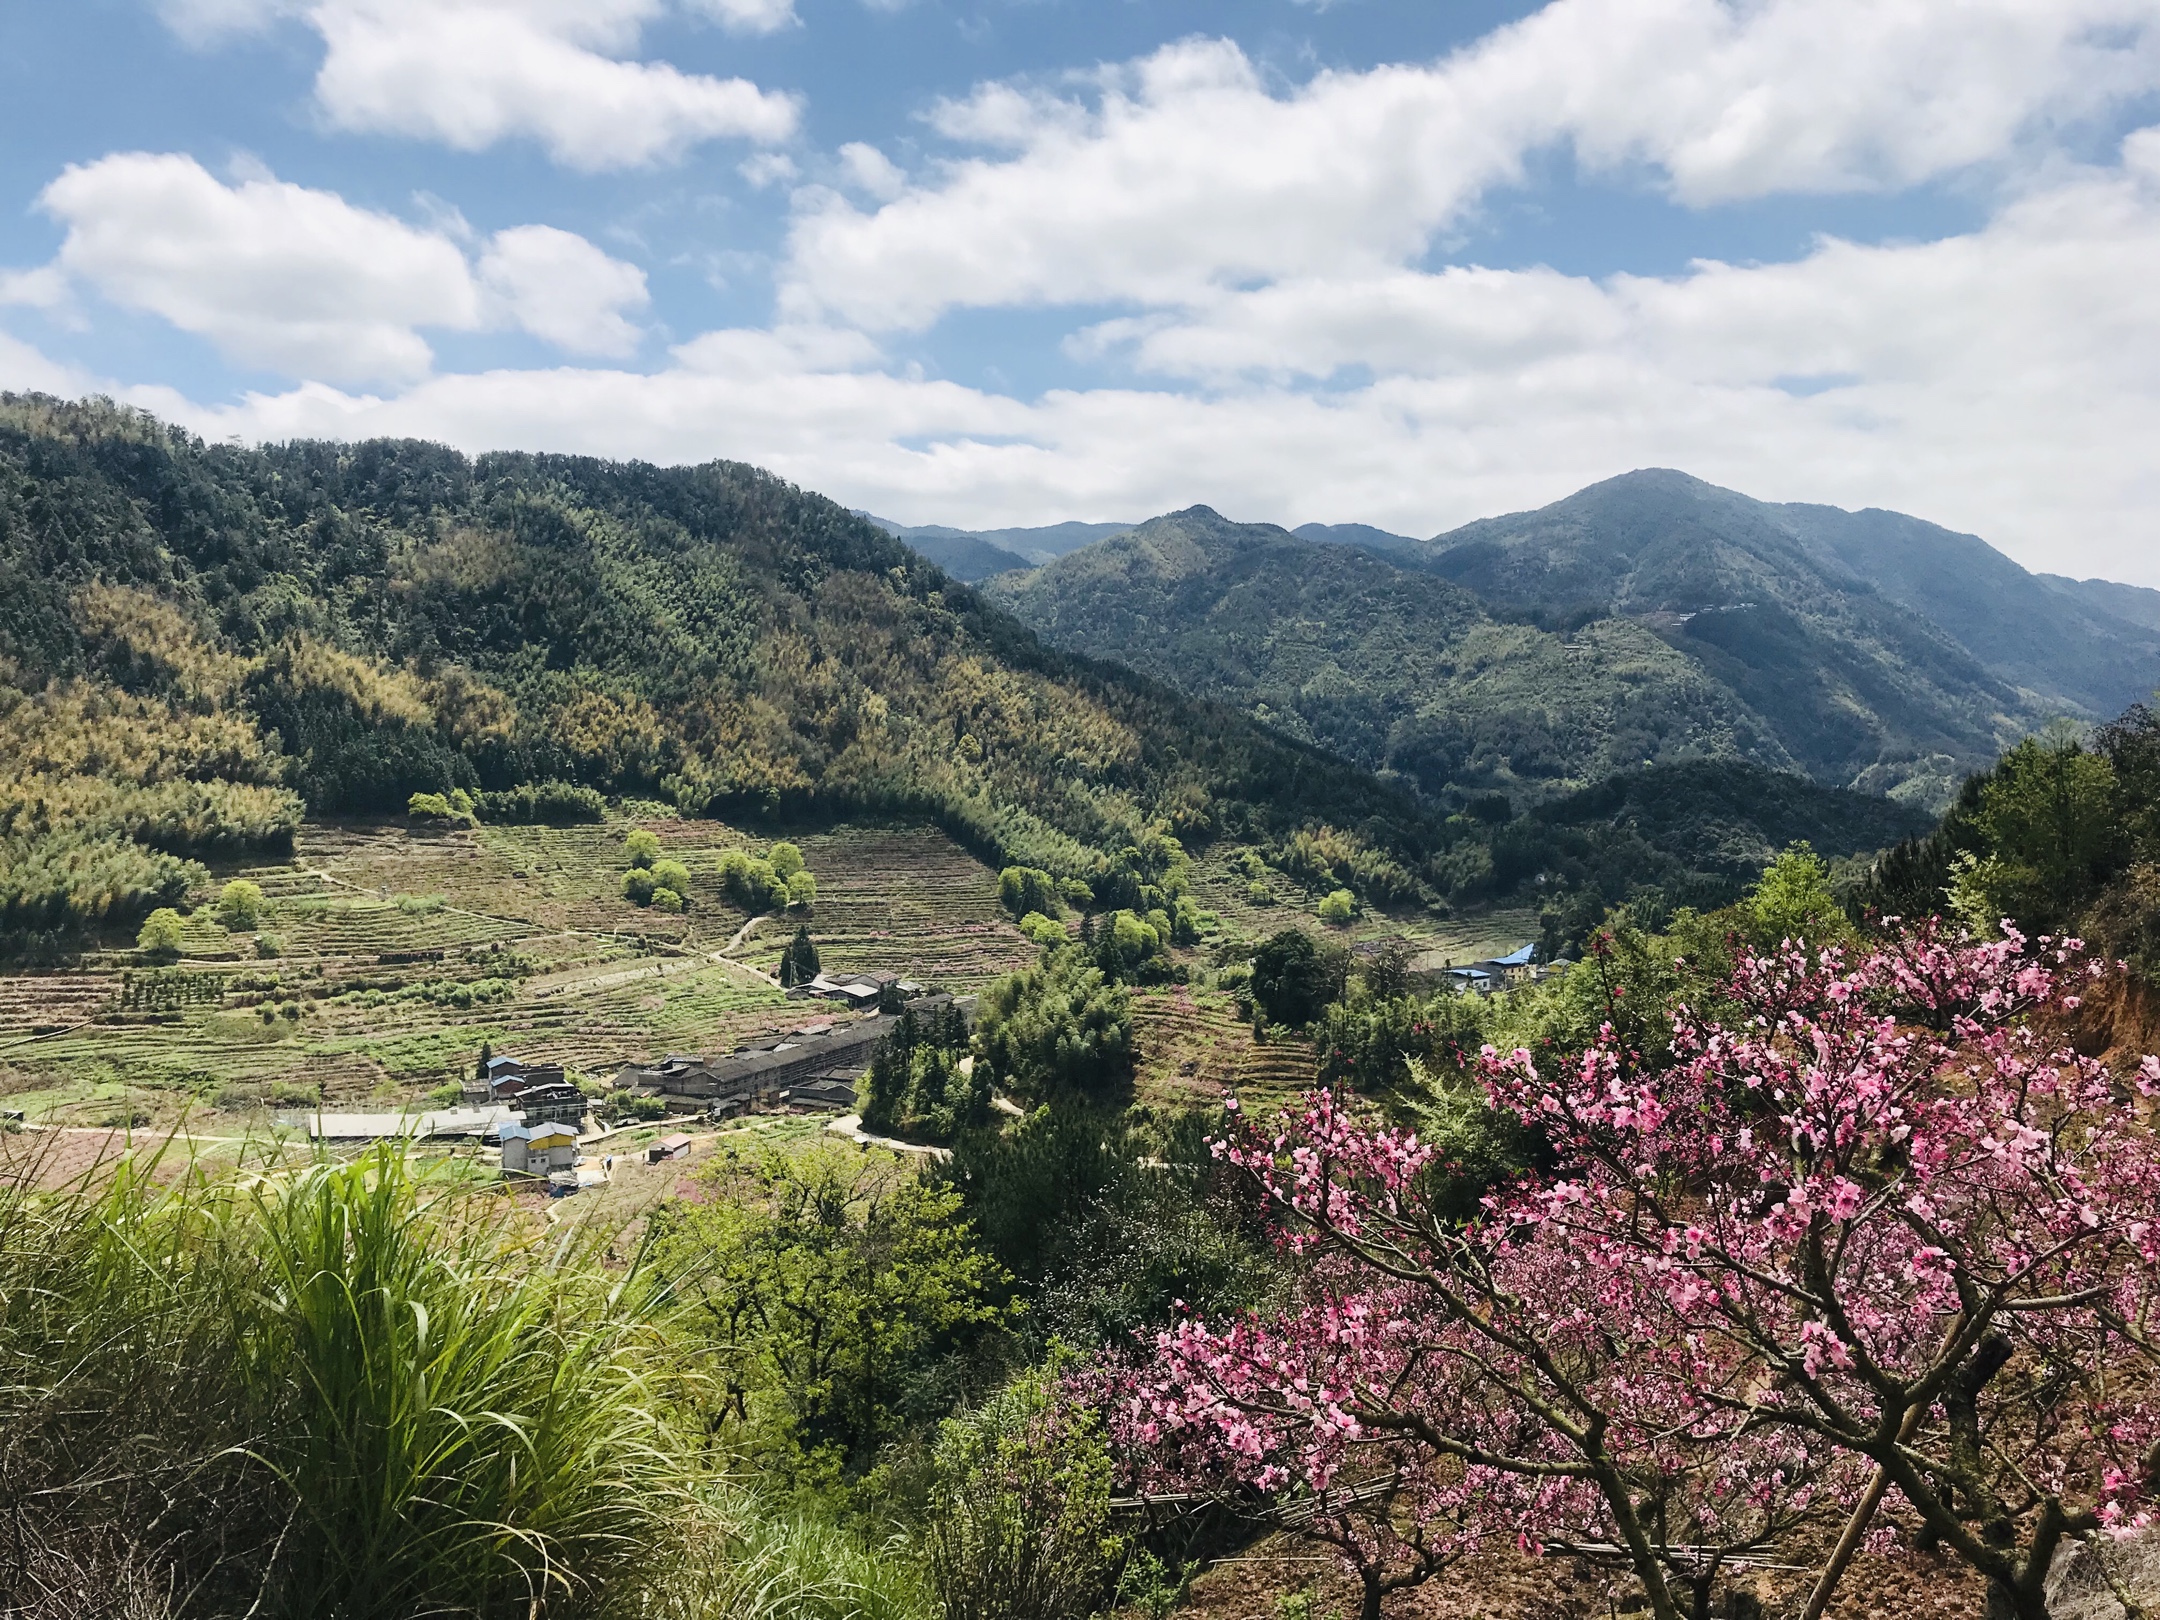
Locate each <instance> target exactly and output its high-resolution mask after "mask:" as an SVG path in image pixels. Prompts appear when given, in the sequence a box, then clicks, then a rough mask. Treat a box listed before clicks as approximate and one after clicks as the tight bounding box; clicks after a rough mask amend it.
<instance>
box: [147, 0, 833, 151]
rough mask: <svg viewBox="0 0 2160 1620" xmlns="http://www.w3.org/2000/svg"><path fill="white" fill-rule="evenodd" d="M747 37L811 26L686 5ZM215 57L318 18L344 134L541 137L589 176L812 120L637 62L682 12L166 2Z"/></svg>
mask: <svg viewBox="0 0 2160 1620" xmlns="http://www.w3.org/2000/svg"><path fill="white" fill-rule="evenodd" d="M684 3H685V5H686V6H687V7H688V8H689V9H691V10H693V11H695V12H697V13H699V14H702V15H704V16H707V17H710V18H712V19H713V20H715V21H717V22H719V23H721V24H722V25H723V26H724V27H726V28H727V29H729V30H730V31H731V32H735V33H751V34H756V33H771V32H773V31H774V30H775V29H779V28H784V27H787V26H789V25H790V24H792V23H794V22H795V21H796V18H795V10H794V3H793V0H684ZM157 4H158V8H159V10H160V12H161V13H162V14H163V16H164V18H165V20H166V22H167V23H168V25H170V26H171V27H172V28H173V30H174V31H175V32H176V33H178V34H179V35H180V36H181V37H182V38H183V39H186V40H188V41H190V42H192V43H196V44H207V43H211V42H214V41H215V40H217V39H220V38H223V37H225V36H228V35H232V34H238V33H245V32H250V31H255V30H259V29H261V28H264V27H267V26H269V25H270V24H271V23H273V22H275V21H277V20H278V19H280V18H282V17H288V16H301V17H305V18H306V19H307V21H308V22H309V24H310V25H311V26H313V27H314V29H315V30H316V31H317V32H318V33H319V34H321V36H322V38H323V42H324V44H325V46H326V47H327V49H326V51H325V54H324V57H323V63H322V67H321V70H320V71H319V72H318V73H317V75H316V78H315V99H316V103H317V105H318V107H319V108H320V110H321V113H322V116H323V117H324V119H325V120H326V121H327V122H328V123H330V124H331V125H332V126H333V127H335V128H338V129H345V130H354V131H363V132H367V133H371V134H386V135H406V136H411V137H414V138H416V139H421V140H432V141H439V142H441V143H442V144H444V145H446V146H451V147H455V148H456V149H458V150H460V151H467V152H474V151H479V150H482V149H483V148H486V147H490V146H493V145H495V144H497V143H498V142H501V141H505V140H514V139H532V140H537V141H538V142H540V144H541V145H542V146H544V147H546V148H547V151H548V153H549V155H550V156H551V157H553V158H554V159H555V161H556V162H558V163H560V164H563V165H564V166H565V167H568V168H574V169H585V170H601V169H620V168H630V167H635V166H637V165H641V164H648V163H656V162H660V161H663V160H666V159H671V158H676V157H680V156H681V155H682V154H683V153H684V152H686V151H688V150H689V149H690V148H691V147H693V146H696V145H697V144H699V143H700V142H703V141H708V140H714V139H721V138H743V139H749V140H754V141H778V140H785V139H786V138H787V137H788V136H790V135H792V134H793V133H794V131H795V127H796V123H797V121H798V119H799V117H800V108H799V107H798V105H797V103H796V101H795V99H794V98H793V97H792V96H788V95H783V94H779V93H776V92H771V91H766V90H761V89H759V88H758V87H757V86H756V85H754V84H752V83H750V82H749V81H748V80H747V79H741V78H732V79H722V78H715V77H713V76H711V75H709V74H699V73H684V72H682V71H681V70H680V69H678V68H676V67H675V66H673V65H672V64H670V63H667V62H643V61H634V60H624V58H625V57H627V56H629V55H630V53H632V52H634V51H635V50H636V49H637V45H638V41H639V37H640V35H641V34H642V32H643V30H644V26H645V24H646V23H648V22H650V21H652V20H653V19H654V18H655V17H657V16H659V15H661V14H662V12H663V11H664V10H665V9H666V5H667V0H157Z"/></svg>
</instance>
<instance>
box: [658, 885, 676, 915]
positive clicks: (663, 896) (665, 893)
mask: <svg viewBox="0 0 2160 1620" xmlns="http://www.w3.org/2000/svg"><path fill="white" fill-rule="evenodd" d="M683 905H684V901H683V897H682V896H681V895H680V894H679V893H677V892H676V891H675V890H673V889H670V888H668V887H667V886H666V885H664V884H663V885H660V886H658V887H656V888H655V889H654V890H653V892H652V908H653V910H655V911H666V912H672V913H674V914H676V915H678V916H679V915H681V913H682V909H683Z"/></svg>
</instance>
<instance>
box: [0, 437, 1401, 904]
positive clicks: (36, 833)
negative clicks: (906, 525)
mask: <svg viewBox="0 0 2160 1620" xmlns="http://www.w3.org/2000/svg"><path fill="white" fill-rule="evenodd" d="M0 725H4V726H5V727H7V728H8V731H9V733H10V743H11V746H10V747H9V749H8V750H7V754H6V765H5V770H6V781H5V783H4V784H0V793H4V799H0V840H4V843H0V869H4V880H0V894H4V900H0V908H4V921H5V922H6V923H7V924H8V925H11V926H12V927H13V928H14V929H15V930H17V931H20V930H23V929H26V928H31V929H35V928H49V927H60V926H67V925H76V924H96V923H100V922H105V921H109V920H113V919H115V918H118V917H121V916H124V915H127V914H131V913H132V912H138V911H140V910H142V909H145V908H147V906H148V905H150V904H165V903H169V902H170V900H171V898H172V896H173V895H174V894H175V893H177V892H178V891H179V890H180V889H182V888H184V887H185V885H186V883H187V882H188V881H189V878H190V872H189V870H188V869H187V868H186V867H185V866H184V864H183V863H184V862H185V861H186V859H187V858H189V857H191V856H193V855H197V854H200V853H202V852H204V851H205V850H208V849H213V848H244V847H250V846H253V847H260V846H265V845H267V846H272V847H275V846H276V845H278V844H279V843H281V842H282V841H284V840H287V839H289V837H290V835H291V832H292V829H293V827H294V826H295V825H296V823H297V820H298V817H299V814H300V812H301V810H302V808H303V806H304V807H305V808H306V809H307V810H308V811H311V812H313V813H314V814H317V815H326V814H349V813H356V812H380V811H391V810H402V809H404V808H405V806H406V804H407V801H408V800H409V798H410V796H411V795H412V794H414V793H416V792H419V793H430V794H439V793H448V792H451V791H453V790H465V791H467V792H474V791H479V790H489V789H494V790H500V789H506V788H509V787H511V786H513V785H516V784H519V783H528V782H544V781H549V780H562V781H566V782H574V783H583V784H587V785H590V786H592V787H594V788H597V789H600V790H603V791H607V792H614V793H625V792H628V793H642V794H646V795H660V796H664V797H665V798H667V799H669V800H671V801H673V803H674V804H675V805H677V806H679V807H681V808H682V809H683V810H685V811H687V812H689V813H691V814H704V813H708V812H717V811H722V810H738V811H750V812H757V813H764V814H781V815H795V814H805V813H817V814H832V813H842V812H845V813H865V812H869V813H879V814H894V813H905V814H908V815H914V816H928V817H930V818H932V819H934V820H936V821H937V822H939V823H940V824H942V825H943V826H945V827H946V828H947V829H948V830H950V831H951V832H953V833H954V834H955V835H956V836H958V837H960V838H961V839H962V841H963V842H965V843H967V844H968V845H970V847H972V848H974V849H976V850H977V851H978V852H981V853H983V854H985V855H988V856H991V857H993V858H995V859H999V860H1019V861H1022V862H1024V863H1026V864H1029V865H1032V866H1037V867H1042V868H1046V869H1049V870H1054V871H1057V872H1059V873H1061V874H1067V875H1071V876H1074V877H1076V878H1081V879H1087V878H1091V877H1095V876H1098V875H1100V874H1101V872H1102V871H1103V870H1104V869H1105V867H1106V864H1107V863H1108V862H1109V860H1110V859H1111V854H1110V853H1109V852H1115V851H1117V850H1119V849H1122V848H1124V847H1126V846H1128V845H1130V844H1132V843H1133V842H1134V841H1135V840H1137V839H1139V838H1140V837H1141V835H1142V834H1143V832H1144V831H1145V830H1146V829H1148V828H1150V827H1157V828H1162V829H1167V830H1170V831H1172V832H1174V833H1177V834H1180V835H1183V836H1196V835H1197V836H1202V837H1204V836H1207V835H1210V834H1213V833H1216V832H1220V831H1223V830H1231V829H1234V830H1241V831H1248V832H1252V833H1254V834H1255V835H1257V836H1262V837H1274V838H1282V837H1287V836H1289V835H1290V834H1291V833H1292V832H1294V831H1296V830H1298V829H1300V828H1302V827H1306V826H1312V827H1316V828H1317V827H1320V826H1324V825H1328V824H1334V825H1337V826H1341V827H1346V828H1348V827H1355V828H1357V829H1358V830H1359V835H1360V836H1361V837H1363V838H1365V839H1369V840H1372V841H1374V842H1375V843H1376V844H1377V845H1378V846H1379V847H1381V848H1383V849H1384V850H1386V851H1387V852H1388V855H1389V858H1390V859H1393V860H1395V861H1397V862H1398V863H1399V864H1404V865H1415V864H1416V863H1417V862H1418V860H1419V859H1420V858H1421V857H1422V855H1423V854H1424V853H1425V850H1426V843H1427V841H1428V840H1429V833H1428V831H1427V830H1426V829H1425V828H1424V822H1425V821H1426V819H1428V818H1427V817H1426V813H1425V812H1424V811H1423V810H1422V809H1421V808H1420V807H1418V806H1417V805H1416V804H1415V803H1414V802H1413V801H1412V800H1411V798H1410V796H1409V795H1408V794H1406V793H1404V792H1403V791H1401V790H1400V789H1397V788H1392V787H1390V786H1388V785H1386V784H1384V783H1380V782H1377V781H1375V780H1373V779H1372V778H1370V777H1368V776H1364V775H1362V774H1361V773H1358V772H1354V771H1345V770H1343V769H1342V768H1341V767H1340V765H1339V764H1337V763H1336V762H1334V761H1331V760H1325V759H1323V758H1322V756H1320V755H1318V754H1316V753H1314V752H1312V751H1311V750H1309V749H1307V748H1305V747H1302V746H1300V745H1298V744H1296V743H1293V742H1289V741H1286V740H1284V739H1282V738H1280V737H1278V736H1276V735H1273V734H1271V733H1270V732H1268V731H1267V730H1265V729H1264V728H1262V727H1261V726H1259V725H1258V724H1256V723H1254V722H1253V721H1251V720H1249V719H1247V718H1244V717H1242V716H1239V715H1235V714H1230V713H1223V712H1219V711H1211V710H1208V709H1205V708H1203V707H1198V706H1195V705H1194V704H1191V703H1189V702H1185V701H1182V700H1180V699H1179V698H1177V697H1176V696H1175V695H1174V694H1171V693H1169V692H1166V691H1164V690H1162V689H1160V688H1158V687H1156V686H1154V685H1153V684H1151V683H1149V682H1146V681H1143V680H1139V679H1136V678H1134V677H1132V676H1130V675H1128V674H1126V673H1124V672H1122V671H1118V670H1114V669H1106V668H1103V667H1101V666H1097V665H1093V664H1090V663H1087V662H1084V661H1081V660H1077V659H1074V658H1072V657H1070V656H1067V655H1063V654H1058V653H1054V652H1049V651H1046V650H1045V649H1044V648H1042V647H1041V646H1040V645H1039V644H1038V643H1037V642H1036V640H1035V639H1034V637H1033V636H1032V635H1030V634H1029V633H1028V632H1026V631H1025V630H1023V629H1021V628H1020V627H1019V626H1018V625H1017V624H1015V623H1014V622H1013V621H1012V620H1011V619H1010V618H1008V617H1007V616H1006V615H1004V614H1003V613H1001V612H998V611H995V610H992V609H989V608H987V607H985V605H984V604H983V603H982V602H981V601H980V600H979V599H978V598H977V597H976V596H975V595H974V594H973V593H972V592H970V591H968V590H967V589H965V588H964V587H956V586H954V585H953V584H952V582H951V581H950V580H948V579H947V578H946V577H945V576H944V575H943V574H942V573H940V572H939V571H938V570H936V569H935V568H932V567H929V566H928V565H926V564H924V563H922V562H921V561H920V559H918V558H916V557H915V556H914V555H913V554H912V553H910V552H909V551H908V550H907V549H906V548H904V547H903V546H901V545H900V544H899V543H898V542H896V541H894V540H892V539H891V538H889V537H888V536H886V535H885V534H884V533H882V532H881V531H880V530H878V529H877V528H876V527H875V526H874V525H872V524H870V523H868V522H865V521H863V520H861V519H858V518H855V517H853V516H850V515H849V514H848V513H846V512H845V511H843V510H841V509H840V508H839V507H837V506H835V505H834V504H833V503H831V502H830V501H827V500H824V499H823V498H821V497H818V496H815V495H810V494H806V493H804V492H803V491H801V490H798V489H795V488H793V487H792V486H790V485H787V484H785V483H783V482H781V481H780V480H778V479H775V478H772V477H770V476H769V475H767V474H764V473H761V472H758V471H756V470H755V469H753V468H749V467H744V466H739V465H735V464H731V463H714V464H712V465H709V466H704V467H698V468H680V469H668V470H662V469H658V468H653V467H648V466H641V465H615V464H608V463H602V462H598V461H591V460H580V459H575V458H565V457H546V456H524V455H500V456H489V457H483V458H481V459H479V460H477V461H473V460H468V459H467V458H465V457H463V456H461V455H459V454H457V453H456V452H454V451H451V450H448V449H445V448H443V447H441V446H437V445H429V444H421V443H415V442H377V443H370V444H363V445H352V446H341V445H328V444H295V445H286V446H278V447H272V448H267V449H263V450H243V449H239V448H234V447H228V446H206V445H204V444H202V443H200V442H199V441H195V440H193V439H191V438H189V437H188V436H186V435H184V434H180V433H176V432H174V431H172V430H170V429H168V428H166V427H164V426H163V425H161V424H159V423H157V422H155V421H153V420H151V419H149V418H147V417H144V416H142V415H140V414H137V413H133V412H128V411H122V410H118V409H115V408H113V407H111V406H110V405H100V404H81V405H62V404H59V403H57V402H55V401H51V400H47V399H42V398H16V397H9V398H6V399H5V401H4V403H0Z"/></svg>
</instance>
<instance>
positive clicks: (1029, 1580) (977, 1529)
mask: <svg viewBox="0 0 2160 1620" xmlns="http://www.w3.org/2000/svg"><path fill="white" fill-rule="evenodd" d="M1069 1363H1070V1358H1069V1357H1068V1356H1066V1355H1064V1354H1057V1355H1053V1356H1052V1358H1051V1359H1050V1361H1049V1362H1047V1363H1046V1364H1045V1365H1043V1366H1041V1367H1038V1368H1035V1369H1033V1370H1031V1371H1028V1372H1024V1373H1022V1374H1021V1375H1020V1376H1019V1377H1017V1378H1015V1379H1014V1380H1013V1381H1012V1382H1011V1383H1010V1384H1008V1385H1006V1386H1005V1388H1004V1389H1002V1390H1000V1391H999V1392H998V1393H997V1394H996V1395H993V1396H992V1397H991V1398H990V1399H989V1400H987V1401H985V1402H984V1403H983V1404H982V1405H981V1406H979V1407H977V1408H976V1409H975V1410H974V1411H972V1412H968V1413H965V1414H964V1415H962V1416H960V1417H955V1418H948V1419H946V1420H945V1422H944V1423H943V1424H942V1425H941V1426H940V1427H939V1430H938V1440H937V1450H936V1452H935V1454H934V1468H935V1474H934V1483H933V1484H932V1486H931V1491H930V1504H929V1512H928V1514H927V1515H926V1516H925V1530H924V1535H923V1556H924V1562H925V1564H926V1565H927V1566H928V1570H929V1575H930V1583H931V1586H932V1588H933V1589H934V1590H935V1591H936V1593H937V1598H938V1602H939V1604H940V1605H941V1607H942V1608H943V1610H944V1615H945V1620H1087V1617H1088V1616H1090V1615H1093V1614H1096V1613H1098V1612H1100V1611H1101V1610H1103V1609H1104V1608H1105V1607H1106V1606H1107V1605H1108V1603H1109V1601H1110V1598H1111V1596H1112V1592H1113V1588H1114V1587H1115V1585H1116V1582H1117V1575H1118V1569H1119V1565H1120V1562H1121V1555H1122V1553H1123V1551H1124V1547H1123V1542H1122V1539H1121V1538H1120V1537H1119V1536H1118V1535H1117V1534H1116V1533H1115V1531H1114V1528H1113V1525H1112V1523H1111V1518H1110V1479H1111V1469H1110V1453H1109V1449H1108V1447H1107V1446H1106V1445H1105V1443H1104V1440H1103V1435H1102V1429H1101V1424H1100V1422H1099V1420H1098V1419H1097V1418H1096V1416H1095V1414H1094V1413H1092V1412H1090V1411H1087V1410H1086V1409H1085V1408H1083V1407H1081V1406H1079V1405H1078V1404H1077V1403H1075V1402H1074V1401H1073V1400H1071V1399H1070V1398H1069V1397H1068V1395H1067V1394H1066V1392H1065V1390H1064V1388H1063V1387H1062V1386H1063V1379H1064V1375H1065V1373H1066V1372H1067V1370H1068V1367H1069Z"/></svg>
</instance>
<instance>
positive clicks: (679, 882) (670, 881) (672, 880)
mask: <svg viewBox="0 0 2160 1620" xmlns="http://www.w3.org/2000/svg"><path fill="white" fill-rule="evenodd" d="M651 871H652V880H653V886H654V887H655V888H661V889H673V890H674V891H675V892H676V893H677V894H679V895H680V894H688V893H689V892H690V868H689V867H687V866H685V865H683V863H682V862H681V861H678V860H673V859H668V860H658V861H654V862H653V863H652V867H651Z"/></svg>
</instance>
